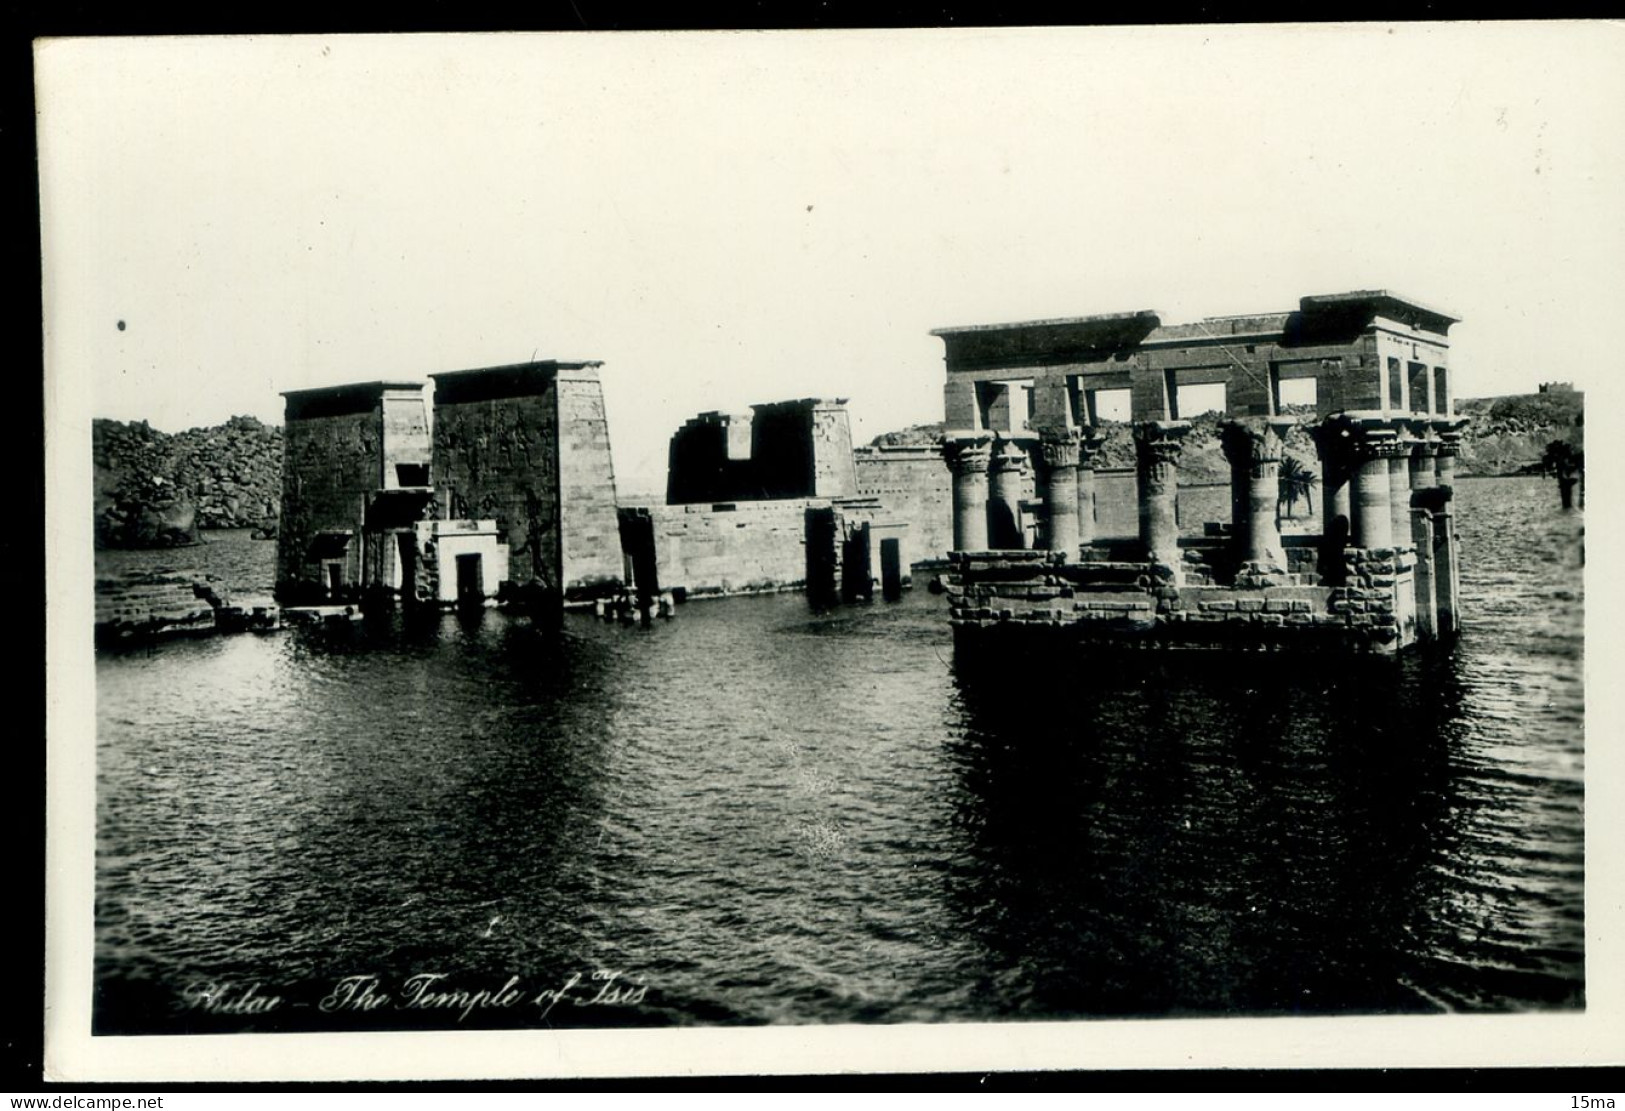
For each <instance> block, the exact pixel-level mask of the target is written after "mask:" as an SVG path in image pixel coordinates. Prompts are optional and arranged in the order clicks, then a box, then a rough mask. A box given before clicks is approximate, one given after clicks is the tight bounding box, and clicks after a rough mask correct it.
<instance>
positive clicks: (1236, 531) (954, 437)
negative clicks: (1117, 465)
mask: <svg viewBox="0 0 1625 1111" xmlns="http://www.w3.org/2000/svg"><path fill="white" fill-rule="evenodd" d="M1455 323H1457V319H1456V318H1455V317H1453V316H1451V315H1449V314H1448V313H1445V312H1441V311H1440V310H1438V309H1436V308H1433V307H1430V306H1428V305H1426V304H1424V303H1422V302H1420V301H1417V300H1414V299H1412V298H1408V297H1403V296H1400V295H1398V294H1395V293H1392V292H1389V291H1387V290H1360V291H1355V292H1350V293H1337V294H1329V295H1322V296H1309V297H1304V298H1302V299H1301V300H1300V301H1299V304H1298V308H1297V309H1296V310H1295V311H1289V312H1274V313H1260V314H1252V315H1241V316H1223V317H1210V318H1207V319H1204V320H1200V321H1195V322H1192V323H1186V324H1164V323H1163V321H1162V317H1161V315H1160V314H1159V313H1157V312H1155V311H1153V310H1149V309H1141V310H1137V311H1132V312H1123V313H1110V314H1104V315H1096V316H1081V317H1072V318H1065V319H1050V320H1034V321H1027V322H1020V323H1007V324H984V325H975V326H971V327H959V328H942V329H938V330H936V331H934V332H932V333H931V334H932V335H934V336H937V337H939V338H941V339H942V341H943V343H944V346H945V361H946V364H947V381H946V385H945V390H944V418H945V427H946V432H945V436H944V445H943V451H944V456H945V458H946V461H947V463H948V466H949V468H950V470H951V471H952V472H953V503H954V548H955V550H956V554H955V557H954V561H955V562H954V567H955V576H954V578H955V579H956V580H957V581H956V582H954V583H953V585H952V586H951V587H950V593H951V596H952V603H953V621H954V624H955V627H956V629H961V630H972V631H979V630H985V629H988V628H993V627H999V626H1005V625H1010V624H1015V625H1023V624H1039V625H1047V626H1051V627H1065V628H1068V629H1070V630H1072V631H1074V632H1081V633H1083V634H1086V635H1087V636H1091V637H1103V638H1106V639H1115V640H1124V639H1127V640H1131V641H1134V642H1137V643H1144V644H1147V645H1178V646H1187V647H1193V646H1208V647H1216V646H1223V645H1225V644H1227V643H1231V642H1234V641H1236V640H1237V639H1238V638H1239V639H1240V640H1241V641H1244V642H1255V643H1258V644H1260V645H1278V644H1283V643H1288V642H1291V643H1304V642H1311V641H1312V642H1315V643H1329V644H1336V645H1337V646H1339V647H1348V646H1351V645H1352V646H1355V647H1360V648H1369V649H1372V650H1375V651H1382V652H1388V651H1394V650H1397V649H1398V648H1401V647H1404V646H1406V645H1409V644H1411V643H1414V642H1416V641H1417V640H1419V639H1429V638H1436V637H1443V636H1449V635H1452V634H1453V633H1454V632H1455V630H1456V628H1457V627H1458V621H1459V612H1458V611H1459V606H1458V598H1457V594H1458V590H1457V571H1456V562H1457V560H1456V549H1455V532H1454V527H1453V519H1452V517H1451V512H1450V488H1451V483H1452V479H1453V473H1454V456H1455V455H1456V453H1457V450H1458V448H1457V445H1458V442H1459V434H1460V428H1461V425H1462V423H1463V422H1462V421H1461V420H1460V419H1458V418H1457V417H1456V416H1455V408H1454V388H1453V386H1454V384H1453V382H1452V380H1451V371H1450V366H1449V358H1448V356H1449V339H1448V335H1449V330H1450V327H1451V326H1452V325H1453V324H1455ZM1194 387H1205V389H1204V390H1203V392H1202V393H1201V394H1200V395H1199V397H1198V399H1196V400H1192V399H1189V398H1182V393H1185V392H1187V391H1191V390H1192V388H1194ZM1215 388H1217V389H1218V390H1220V391H1222V395H1223V401H1222V403H1221V404H1220V405H1218V406H1215V405H1213V403H1212V399H1213V397H1214V396H1215ZM1110 394H1116V395H1117V398H1118V399H1119V400H1121V399H1122V398H1124V397H1125V396H1126V399H1127V405H1126V410H1127V413H1128V417H1129V421H1130V423H1131V425H1132V432H1133V438H1134V444H1135V455H1136V464H1137V466H1136V479H1137V500H1138V509H1139V513H1138V516H1139V534H1138V536H1137V537H1136V539H1135V542H1134V543H1133V544H1132V545H1131V546H1129V547H1127V548H1125V547H1124V546H1123V545H1116V546H1112V545H1107V544H1104V543H1103V542H1102V541H1100V540H1098V539H1097V538H1096V537H1095V535H1094V529H1093V518H1094V499H1093V477H1094V475H1093V457H1094V454H1095V452H1096V451H1097V450H1098V448H1099V446H1100V442H1101V440H1100V429H1101V426H1102V425H1103V423H1105V419H1104V418H1103V417H1102V415H1101V411H1102V407H1103V406H1102V402H1103V401H1104V400H1106V397H1107V395H1110ZM1284 399H1296V400H1295V401H1293V400H1284ZM1311 399H1312V402H1313V404H1312V410H1313V415H1312V416H1310V415H1309V414H1308V410H1309V409H1310V408H1311V406H1309V404H1308V401H1309V400H1311ZM1182 401H1183V402H1185V404H1182ZM1198 404H1199V405H1200V408H1201V410H1202V411H1208V410H1210V409H1213V408H1218V409H1219V410H1220V412H1221V413H1222V417H1223V423H1222V424H1221V429H1220V431H1221V444H1222V446H1223V450H1224V453H1225V456H1226V458H1227V460H1228V461H1229V463H1230V465H1231V494H1232V497H1231V507H1232V512H1231V520H1230V521H1229V522H1227V523H1215V527H1214V528H1212V529H1210V530H1207V533H1208V534H1207V535H1203V536H1199V537H1190V536H1182V535H1181V530H1180V522H1179V518H1178V513H1177V505H1178V500H1177V499H1178V486H1179V462H1180V458H1181V453H1182V450H1183V444H1184V440H1185V438H1186V436H1187V434H1188V433H1189V431H1190V429H1191V423H1190V421H1189V419H1188V417H1190V416H1193V415H1195V410H1196V409H1197V408H1198ZM1122 408H1123V406H1121V405H1119V406H1117V407H1115V409H1114V411H1121V410H1122ZM1295 426H1302V427H1303V429H1304V431H1305V432H1307V433H1308V435H1309V436H1310V437H1311V438H1312V440H1313V442H1314V444H1315V446H1316V450H1317V453H1318V457H1319V461H1320V464H1321V470H1320V474H1321V477H1322V499H1321V500H1322V505H1323V509H1324V514H1323V518H1324V519H1323V522H1322V529H1321V533H1320V535H1318V536H1314V537H1307V538H1300V537H1293V538H1291V541H1292V543H1287V542H1286V540H1285V539H1284V538H1283V537H1282V535H1281V531H1280V527H1279V522H1278V521H1277V519H1276V505H1277V502H1278V497H1277V492H1278V488H1279V468H1280V462H1281V459H1282V457H1283V450H1284V446H1285V441H1286V438H1287V437H1288V436H1289V435H1293V434H1294V432H1293V430H1294V427H1295ZM1028 474H1030V475H1031V476H1032V481H1033V485H1034V487H1035V489H1036V491H1037V493H1038V500H1039V503H1040V506H1041V508H1040V510H1039V520H1038V522H1037V529H1036V530H1030V529H1028V528H1027V527H1026V524H1027V522H1025V521H1023V519H1022V518H1023V514H1024V503H1023V502H1022V500H1021V498H1020V493H1019V492H1020V490H1021V489H1022V482H1021V480H1022V478H1023V477H1025V476H1026V475H1028ZM1034 532H1036V535H1037V536H1038V538H1039V539H1038V543H1037V550H1032V551H1028V550H1026V549H1027V546H1028V544H1027V537H1028V536H1030V535H1032V534H1033V533H1034ZM1035 584H1036V590H1035V589H1034V588H1035ZM1085 585H1087V586H1088V587H1089V589H1090V590H1091V591H1092V593H1091V594H1090V597H1089V598H1088V599H1085V600H1083V601H1079V600H1077V598H1078V588H1079V587H1081V586H1085ZM1113 585H1115V587H1117V588H1120V589H1114V590H1104V588H1106V587H1108V586H1113ZM1102 590H1104V592H1105V593H1106V594H1116V595H1117V597H1102V596H1101V592H1102ZM1214 591H1218V592H1221V593H1220V594H1219V595H1212V596H1210V595H1211V592H1214ZM1281 591H1289V592H1296V593H1292V594H1290V595H1287V594H1280V593H1279V592H1281ZM1192 592H1195V593H1192ZM1203 592H1207V593H1203ZM1272 592H1275V593H1272ZM1305 592H1307V593H1305ZM1367 595H1369V597H1368V596H1367ZM994 603H997V604H994ZM1007 603H1009V604H1007ZM1015 603H1019V604H1015ZM1028 603H1033V604H1031V605H1029V604H1028ZM1193 603H1194V604H1193ZM1204 607H1205V608H1204ZM1226 615H1228V616H1226Z"/></svg>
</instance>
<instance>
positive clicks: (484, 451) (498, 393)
mask: <svg viewBox="0 0 1625 1111" xmlns="http://www.w3.org/2000/svg"><path fill="white" fill-rule="evenodd" d="M521 391H523V392H521ZM532 391H533V392H532ZM432 470H433V474H434V482H435V486H436V488H437V489H438V490H440V491H442V492H443V498H444V501H445V504H446V515H447V516H448V517H451V518H458V519H480V520H495V521H496V522H497V528H498V529H499V530H501V531H502V532H503V533H504V534H505V536H506V540H507V543H508V549H509V566H508V571H509V575H510V576H511V578H512V581H513V582H514V583H516V584H518V585H522V586H530V585H534V586H539V587H541V588H543V589H545V590H548V591H561V590H562V587H563V582H562V568H561V566H560V564H561V557H560V535H559V520H560V515H559V469H558V404H557V394H556V391H555V388H554V383H553V381H552V380H551V376H546V377H543V378H539V379H536V380H534V381H533V382H531V383H529V384H527V383H518V384H513V385H511V386H510V388H508V389H482V390H475V389H472V388H469V387H448V386H446V385H445V384H444V379H443V378H442V377H441V376H436V391H435V419H434V463H433V468H432Z"/></svg>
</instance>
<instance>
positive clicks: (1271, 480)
mask: <svg viewBox="0 0 1625 1111" xmlns="http://www.w3.org/2000/svg"><path fill="white" fill-rule="evenodd" d="M1296 423H1297V421H1296V420H1294V419H1293V418H1291V417H1250V418H1243V419H1241V420H1233V421H1228V422H1226V423H1225V424H1224V425H1223V426H1222V428H1221V429H1220V433H1219V436H1220V440H1219V442H1220V445H1221V446H1222V447H1223V449H1224V454H1225V458H1226V459H1228V460H1229V461H1230V468H1231V476H1232V477H1231V490H1232V492H1233V494H1236V495H1237V496H1236V498H1235V500H1236V501H1237V502H1238V503H1239V504H1237V505H1236V507H1235V508H1236V509H1237V510H1238V511H1239V515H1238V516H1237V517H1236V518H1234V519H1233V520H1232V522H1231V531H1232V532H1233V534H1234V535H1235V538H1236V542H1237V546H1238V554H1239V556H1240V558H1241V560H1242V562H1243V563H1248V564H1254V565H1256V567H1255V569H1256V570H1259V571H1265V570H1274V571H1285V570H1286V550H1285V549H1284V548H1283V547H1282V546H1281V527H1280V522H1279V521H1278V520H1277V519H1276V508H1277V506H1278V504H1279V502H1280V486H1281V456H1282V454H1283V452H1284V451H1285V449H1286V434H1287V432H1288V430H1289V429H1291V427H1292V426H1293V425H1294V424H1296ZM1243 490H1244V491H1245V498H1242V497H1240V496H1239V492H1240V491H1243Z"/></svg>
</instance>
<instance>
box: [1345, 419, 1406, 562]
mask: <svg viewBox="0 0 1625 1111" xmlns="http://www.w3.org/2000/svg"><path fill="white" fill-rule="evenodd" d="M1353 447H1354V468H1355V469H1354V493H1353V496H1352V497H1351V498H1350V503H1351V504H1350V507H1351V508H1352V510H1353V514H1354V516H1353V526H1354V530H1353V534H1352V537H1351V543H1352V544H1353V546H1354V547H1356V548H1392V547H1393V546H1394V515H1393V485H1392V483H1391V482H1390V481H1389V478H1388V462H1389V460H1390V459H1391V458H1393V457H1394V456H1396V455H1397V454H1398V453H1399V451H1400V450H1401V449H1400V447H1399V444H1398V442H1397V440H1396V439H1395V436H1394V432H1393V430H1392V429H1373V428H1362V429H1360V433H1359V435H1358V436H1356V437H1355V439H1354V443H1353Z"/></svg>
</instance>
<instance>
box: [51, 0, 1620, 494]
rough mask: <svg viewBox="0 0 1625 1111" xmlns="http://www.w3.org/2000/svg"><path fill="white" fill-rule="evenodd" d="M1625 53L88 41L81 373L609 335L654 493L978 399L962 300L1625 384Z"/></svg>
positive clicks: (220, 368)
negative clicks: (797, 441)
mask: <svg viewBox="0 0 1625 1111" xmlns="http://www.w3.org/2000/svg"><path fill="white" fill-rule="evenodd" d="M1622 47H1625V33H1622V30H1621V28H1620V27H1619V26H1615V25H1607V24H1601V23H1593V24H1495V25H1487V26H1472V25H1422V26H1414V25H1411V26H1398V27H1394V28H1389V27H1386V26H1383V25H1370V26H1360V27H1354V28H1350V27H1298V28H1293V27H1272V28H1259V27H1247V28H1221V27H1198V28H1172V29H1168V28H1161V29H1108V28H1085V29H1069V30H1003V31H1001V30H955V31H943V30H935V31H912V32H896V31H873V32H838V33H822V32H800V33H776V34H754V33H745V34H676V35H672V34H651V35H593V36H586V35H554V36H519V35H481V36H454V37H437V36H409V37H380V38H357V37H342V36H341V37H309V38H305V37H292V38H274V37H273V38H238V39H167V40H165V39H152V40H96V41H75V40H67V41H59V42H54V43H48V44H46V45H45V46H44V47H43V48H42V50H41V53H40V56H39V71H40V89H39V97H40V105H39V107H40V116H41V159H42V179H43V196H42V206H43V222H44V233H45V238H44V246H45V252H46V259H47V281H46V325H47V374H48V375H49V377H50V379H51V380H52V381H53V383H57V384H61V383H73V384H77V385H84V386H86V387H87V388H88V389H89V390H90V391H91V394H90V399H89V401H88V404H87V408H88V410H89V411H90V412H92V413H94V414H95V415H97V416H107V417H115V418H119V419H125V420H130V419H140V418H145V419H148V420H150V421H151V422H152V423H153V424H154V425H155V426H157V427H159V428H163V429H165V430H168V431H178V430H180V429H182V428H186V427H191V426H194V425H200V424H212V423H216V422H218V421H221V420H223V419H225V418H226V417H228V416H230V415H232V414H235V413H249V414H253V415H256V416H259V417H260V418H262V419H264V420H267V421H280V420H281V406H282V402H281V398H280V397H279V396H278V392H279V391H281V390H287V389H297V388H301V387H307V386H317V385H329V384H335V383H340V382H346V381H359V380H368V379H376V378H380V377H390V378H401V377H404V378H411V379H417V378H422V377H424V376H426V375H428V374H429V373H432V372H436V371H441V370H454V369H460V368H464V367H474V366H485V365H491V364H496V363H506V362H518V361H523V360H526V359H529V358H531V357H533V356H534V357H537V358H572V359H582V358H590V359H602V360H604V363H605V365H604V368H603V377H604V391H605V396H606V400H607V404H608V409H609V416H610V421H611V438H612V441H613V444H614V452H615V458H616V465H617V470H618V477H619V478H620V481H621V483H622V485H623V488H624V487H632V488H640V489H641V488H658V487H660V486H662V485H663V473H664V467H665V458H666V441H667V439H668V437H669V436H670V435H671V433H672V432H673V430H675V428H676V427H677V426H678V425H679V424H680V423H682V421H683V420H684V419H685V418H686V417H688V416H690V415H692V414H694V413H696V412H699V411H701V410H705V409H717V408H723V409H727V408H738V407H743V406H745V405H748V404H750V403H752V402H759V401H770V400H778V399H783V398H789V397H807V396H825V397H828V396H838V397H847V398H849V399H850V405H851V411H852V416H853V421H854V433H855V435H856V436H857V437H858V438H859V439H861V440H867V439H868V438H870V437H872V436H874V435H875V434H877V433H879V432H883V431H886V430H888V429H891V428H896V427H901V426H904V425H907V424H911V423H917V422H924V421H932V420H937V419H940V416H941V405H942V390H941V384H942V346H941V342H940V341H939V340H936V339H933V338H932V337H931V336H929V335H928V334H927V333H928V331H929V330H930V329H932V328H935V327H941V326H945V325H957V324H973V323H984V322H992V321H1003V320H1022V319H1033V318H1042V317H1054V316H1069V315H1083V314H1089V313H1098V312H1112V311H1120V310H1129V309H1140V308H1152V309H1157V310H1160V311H1161V312H1163V314H1164V319H1165V320H1166V321H1169V322H1179V321H1184V320H1190V319H1195V318H1199V317H1202V316H1209V315H1219V314H1225V313H1233V312H1250V311H1270V310H1284V309H1289V308H1293V307H1295V306H1296V305H1297V301H1298V298H1299V297H1300V296H1302V295H1304V294H1309V293H1330V292H1338V291H1343V290H1350V289H1364V288H1389V289H1394V290H1398V291H1400V292H1403V293H1406V294H1409V295H1411V296H1414V297H1416V298H1419V299H1421V300H1423V301H1426V302H1428V303H1430V304H1435V305H1437V306H1438V307H1440V308H1443V309H1446V310H1447V311H1450V312H1452V313H1453V314H1454V315H1457V316H1460V317H1462V318H1463V321H1464V322H1463V323H1462V324H1460V325H1458V326H1457V327H1456V328H1455V330H1454V332H1453V337H1452V338H1453V345H1454V348H1455V352H1454V355H1453V361H1454V365H1455V366H1456V367H1457V368H1458V369H1457V375H1458V382H1459V386H1458V389H1459V392H1460V394H1461V395H1462V396H1473V395H1484V394H1495V393H1511V392H1521V391H1525V390H1532V389H1533V388H1534V386H1535V384H1536V383H1538V382H1541V381H1545V380H1551V379H1566V380H1572V381H1574V382H1576V383H1577V384H1579V385H1581V386H1582V387H1586V388H1590V389H1593V390H1595V389H1601V388H1603V387H1605V386H1606V384H1607V378H1608V377H1610V376H1611V375H1614V374H1617V373H1618V371H1619V360H1618V359H1617V357H1616V355H1615V351H1616V350H1617V339H1615V338H1614V337H1613V335H1612V333H1613V332H1615V331H1616V330H1617V328H1618V322H1617V321H1618V317H1619V315H1620V311H1621V304H1622V298H1621V292H1622V290H1625V216H1622V207H1621V205H1622V200H1625V49H1622ZM121 321H122V322H124V327H123V329H122V330H121V329H120V327H119V322H121Z"/></svg>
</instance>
